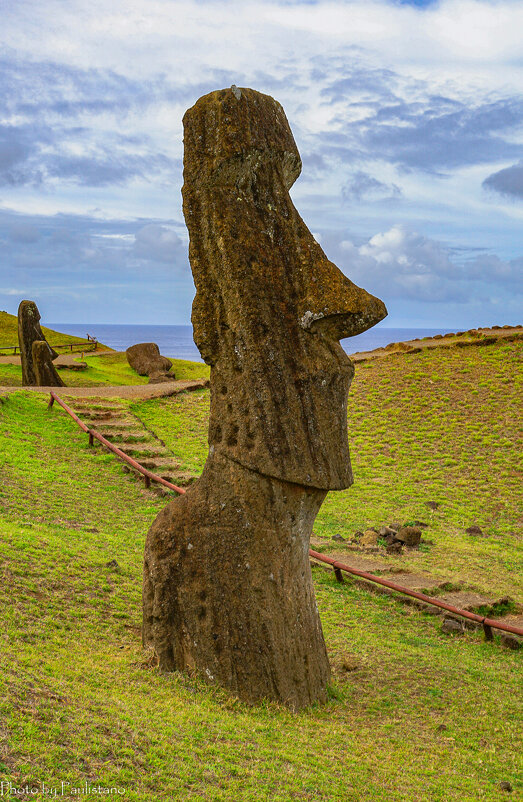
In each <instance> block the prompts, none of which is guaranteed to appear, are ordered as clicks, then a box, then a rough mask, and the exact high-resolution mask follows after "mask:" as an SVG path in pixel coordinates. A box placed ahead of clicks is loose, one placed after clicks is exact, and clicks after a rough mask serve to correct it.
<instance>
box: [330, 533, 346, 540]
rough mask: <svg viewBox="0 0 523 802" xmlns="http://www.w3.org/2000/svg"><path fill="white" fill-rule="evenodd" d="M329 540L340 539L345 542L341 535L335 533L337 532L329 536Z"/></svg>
mask: <svg viewBox="0 0 523 802" xmlns="http://www.w3.org/2000/svg"><path fill="white" fill-rule="evenodd" d="M331 540H340V541H343V542H345V538H344V537H342V536H341V535H337V534H336V535H333V536H332V537H331Z"/></svg>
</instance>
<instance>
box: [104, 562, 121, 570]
mask: <svg viewBox="0 0 523 802" xmlns="http://www.w3.org/2000/svg"><path fill="white" fill-rule="evenodd" d="M105 567H106V568H114V569H115V570H116V569H117V568H119V567H120V566H119V565H118V563H117V562H116V560H110V562H108V563H106V564H105Z"/></svg>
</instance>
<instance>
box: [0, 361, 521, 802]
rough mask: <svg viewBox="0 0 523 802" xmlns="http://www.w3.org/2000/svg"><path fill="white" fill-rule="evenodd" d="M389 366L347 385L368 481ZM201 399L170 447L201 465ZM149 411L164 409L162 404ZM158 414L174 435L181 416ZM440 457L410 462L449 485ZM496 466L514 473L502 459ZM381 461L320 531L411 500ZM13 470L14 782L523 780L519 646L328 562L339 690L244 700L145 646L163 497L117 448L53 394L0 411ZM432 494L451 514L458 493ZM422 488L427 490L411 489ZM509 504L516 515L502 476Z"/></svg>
mask: <svg viewBox="0 0 523 802" xmlns="http://www.w3.org/2000/svg"><path fill="white" fill-rule="evenodd" d="M467 356H468V355H467ZM490 360H491V357H489V362H488V364H489V370H488V371H486V372H485V375H495V373H496V372H497V371H500V372H501V371H502V368H501V362H496V368H495V371H494V370H492V368H493V365H492V363H491V361H490ZM397 365H399V363H397ZM403 366H404V372H403V373H402V374H401V376H402V378H401V392H400V394H399V395H398V396H397V397H396V404H400V403H402V399H404V400H405V404H406V410H407V411H406V412H405V413H404V415H405V416H406V415H407V414H408V416H409V418H408V419H409V420H411V422H412V426H411V427H409V426H408V421H407V420H406V421H405V422H404V424H403V427H400V425H399V423H398V421H397V420H395V422H394V426H393V427H391V428H393V429H394V431H395V432H398V431H399V429H400V428H401V431H408V430H409V431H412V433H413V435H415V434H416V433H417V432H419V431H420V429H419V428H418V425H419V424H420V423H421V422H422V421H423V420H425V419H426V418H427V416H428V414H429V413H428V412H427V408H426V407H422V408H423V410H424V414H420V415H419V416H418V417H416V410H417V408H418V407H417V404H418V403H421V400H420V399H421V396H422V394H423V387H425V380H424V378H423V377H421V376H419V377H418V378H419V382H418V384H417V387H416V386H414V387H412V388H411V385H410V383H409V382H410V379H411V377H410V374H409V371H421V369H422V366H421V365H419V364H416V363H406V362H405V363H403ZM426 368H427V366H426V365H423V372H425V371H426ZM448 368H449V375H452V382H451V385H452V387H453V386H454V384H455V380H456V375H455V372H453V371H452V370H451V366H450V365H449V366H448ZM456 368H457V366H456V365H454V371H455V370H456ZM380 369H381V368H380ZM471 369H472V366H471ZM393 370H394V371H397V370H398V367H397V366H396V367H394V368H393ZM441 370H443V369H442V368H441V367H440V369H439V370H438V375H442V373H441ZM472 370H474V369H472ZM502 372H503V375H505V371H504V370H503V371H502ZM372 375H374V379H372ZM429 375H430V376H432V375H433V374H432V373H430V374H429ZM464 375H465V376H467V375H469V374H464ZM397 376H398V378H399V376H400V374H399V373H398V374H397ZM378 378H379V377H378V376H377V375H376V374H371V373H370V371H369V373H367V372H366V371H360V375H359V377H358V380H357V381H356V382H355V387H354V391H353V395H352V401H351V406H352V409H353V410H354V405H355V402H356V400H357V399H359V403H365V406H364V409H363V410H361V412H362V413H364V414H362V420H364V419H366V420H367V424H366V426H365V425H364V424H363V423H361V424H360V428H359V429H358V430H357V431H358V434H357V436H358V438H362V439H361V440H358V443H359V445H358V448H359V449H360V451H361V452H362V456H361V457H358V458H357V460H356V462H357V466H356V467H357V468H358V470H359V472H360V475H361V471H362V469H363V468H364V467H365V465H367V470H369V471H370V470H371V466H372V464H373V460H372V459H371V455H369V454H367V456H365V457H364V456H363V452H365V453H367V451H370V450H371V443H372V442H374V444H375V445H374V451H375V452H377V453H378V454H379V449H378V446H377V445H376V443H378V442H379V443H380V444H381V445H380V447H379V448H382V447H383V448H385V447H388V448H391V447H392V446H391V443H392V441H391V440H390V437H388V436H387V434H386V432H382V433H379V435H377V436H376V437H377V439H375V440H374V441H372V440H371V439H370V438H371V437H372V432H371V431H367V433H366V434H365V431H366V428H367V429H370V428H371V423H370V421H369V417H370V416H371V414H379V415H382V412H381V407H382V405H383V402H384V400H385V399H386V397H385V396H384V394H383V393H381V394H379V401H380V403H379V404H376V403H375V402H374V401H373V388H375V387H376V385H377V384H379V382H378ZM383 378H385V376H382V379H383ZM389 378H391V377H390V375H389ZM427 381H428V379H427ZM430 386H431V385H430ZM445 386H447V384H446V385H445ZM358 387H359V390H358V389H357V388H358ZM392 389H393V388H392V387H389V392H392ZM411 389H412V392H411ZM439 389H440V391H441V393H444V394H449V393H450V390H449V389H443V388H442V387H440V388H439ZM470 389H472V387H471V388H470ZM486 389H487V388H485V391H486ZM505 389H506V390H509V389H510V388H509V387H508V385H507V386H506V387H505ZM438 397H439V394H438ZM449 397H450V396H449ZM202 399H203V400H202ZM416 399H417V401H416V404H415V400H416ZM425 400H426V399H425ZM206 403H207V402H206V396H205V394H200V396H199V397H198V395H196V394H195V395H187V396H185V398H184V400H183V401H180V400H179V399H178V400H176V399H175V400H173V406H172V411H174V412H175V414H176V416H177V417H178V419H179V420H182V419H185V421H186V424H187V425H186V427H185V428H184V427H183V425H180V427H179V429H178V435H177V436H176V437H175V435H174V434H172V435H171V440H172V441H173V443H176V442H180V444H181V445H180V448H181V451H182V452H183V451H184V450H185V446H187V448H188V449H189V448H190V449H192V452H193V455H194V459H201V456H200V455H201V452H202V444H201V441H202V440H203V428H202V427H203V420H204V417H205V415H204V410H205V405H206ZM198 405H199V406H198ZM140 407H141V410H140V411H141V412H142V414H143V413H144V408H143V406H142V405H140ZM150 408H151V410H154V413H153V414H154V415H156V416H157V418H158V419H159V418H160V417H162V418H164V417H165V415H166V410H165V409H164V408H163V407H159V406H158V405H157V404H155V403H152V402H150ZM454 409H455V408H454ZM183 410H185V412H184V411H183ZM409 410H410V412H409ZM509 414H510V412H509V413H508V415H509ZM352 417H353V418H354V413H353V415H352ZM416 420H417V421H418V423H415V421H416ZM377 422H378V420H376V423H377ZM162 425H163V427H164V431H163V434H165V432H168V431H169V430H170V429H169V426H168V424H167V423H166V422H165V420H164V422H163V424H162ZM458 430H459V427H458V428H457V429H455V431H458ZM421 431H424V429H423V427H422V429H421ZM198 432H199V434H198ZM354 436H355V435H354V432H353V435H352V437H353V438H354ZM397 436H398V435H397V434H396V437H397ZM503 436H504V435H503ZM455 439H456V438H455ZM198 440H199V444H198V445H197V441H198ZM364 445H365V446H366V448H365V449H364V448H363V446H364ZM505 447H507V446H505ZM445 448H447V446H445ZM353 451H354V453H355V455H356V451H357V448H356V447H354V449H353ZM426 451H427V450H426ZM426 451H425V452H423V454H424V455H425V456H426ZM425 456H424V457H423V458H425ZM469 456H471V455H469ZM400 458H401V462H400V465H401V470H396V471H395V472H393V473H395V474H398V473H402V471H403V469H404V466H406V465H410V464H412V465H415V464H418V465H419V466H420V460H421V456H420V455H419V454H418V455H417V457H416V455H410V456H409V455H408V454H406V455H404V456H403V457H401V455H400V454H396V459H397V460H398V459H400ZM360 460H363V461H360ZM365 460H367V461H366V462H365ZM438 464H439V457H438V456H437V455H433V454H432V452H431V455H430V458H429V460H428V462H427V464H426V467H425V468H422V467H421V466H420V467H419V468H418V471H417V473H416V474H414V475H415V476H417V477H418V478H420V479H421V480H424V481H431V482H432V481H436V480H435V479H434V480H432V479H430V478H428V477H429V475H430V473H431V472H432V470H433V469H434V468H437V466H438ZM460 464H461V463H460ZM495 464H496V470H497V471H499V470H501V471H502V477H503V483H504V482H505V478H506V476H507V475H508V474H507V473H506V468H505V467H504V465H503V466H500V465H498V464H497V463H495ZM454 467H456V466H454ZM411 470H412V471H413V470H414V468H413V467H412V468H411ZM441 470H442V469H441ZM446 470H448V467H447V468H446ZM376 471H377V473H375V474H372V475H374V476H379V477H381V478H382V483H377V482H376V483H372V482H371V479H372V475H367V477H366V483H365V484H366V485H367V484H368V488H369V489H368V495H367V496H363V497H362V496H361V495H360V496H358V495H357V493H358V492H359V493H362V492H363V493H364V492H366V491H365V487H362V489H361V490H359V491H358V490H357V488H355V489H354V493H353V496H354V495H356V498H355V499H354V498H353V500H352V503H351V504H350V505H349V503H348V502H349V498H350V497H349V495H348V494H347V496H346V507H347V509H346V510H345V512H344V513H343V512H342V510H341V508H336V509H337V511H335V510H334V508H332V507H331V508H330V510H329V507H328V506H327V510H326V514H324V515H323V518H322V522H320V526H321V527H322V528H323V530H324V531H329V530H330V528H331V522H332V520H333V519H334V520H335V521H336V526H341V525H342V523H341V522H342V521H343V520H344V519H343V515H345V514H350V515H351V516H353V517H352V518H351V519H350V521H351V522H352V520H356V518H357V519H358V521H360V520H361V519H365V518H366V517H367V516H371V517H372V518H374V512H373V511H372V510H373V509H374V510H376V511H377V510H381V507H380V504H383V503H385V498H386V497H387V495H390V503H391V504H392V505H393V507H394V504H396V505H398V504H399V505H400V507H399V508H400V509H407V508H408V509H410V507H408V505H409V504H411V503H414V501H409V500H406V499H405V498H404V496H406V495H407V493H408V492H409V491H408V488H406V489H403V490H401V491H400V489H397V490H394V487H395V486H396V485H395V480H393V479H392V478H391V473H390V472H389V473H388V474H387V473H386V472H385V473H384V471H385V468H384V466H382V465H381V464H380V460H378V462H377V467H376ZM0 473H1V477H2V481H1V483H0V553H1V556H2V563H1V564H2V581H1V584H0V587H1V597H0V605H1V616H2V623H3V626H2V632H1V635H0V638H1V648H0V655H1V656H0V661H1V664H2V670H1V671H0V774H1V779H2V780H4V781H11V782H13V783H15V784H16V785H18V786H21V785H25V784H26V783H27V784H29V786H31V785H32V784H34V785H35V787H40V786H39V784H40V783H41V782H42V781H43V782H45V783H46V785H47V786H51V787H53V786H54V787H58V788H60V783H61V782H64V783H70V784H71V786H73V787H81V786H82V785H83V783H84V782H87V783H88V784H90V785H96V784H100V785H102V786H106V787H119V788H121V789H125V798H126V799H129V800H133V802H143V800H145V799H158V800H184V801H185V800H191V799H195V800H196V799H203V800H223V802H230V800H240V801H243V800H245V802H247V800H250V801H252V800H264V801H265V800H267V801H268V800H271V802H272V801H273V800H277V801H279V802H288V801H289V800H311V802H312V801H314V802H317V800H329V801H330V800H340V801H341V800H344V802H346V800H354V802H360V801H362V800H363V802H365V800H369V802H370V801H371V800H372V802H376V800H383V802H385V801H386V802H396V801H397V802H400V800H401V801H404V800H409V802H410V800H413V801H416V802H434V801H435V800H439V801H440V802H449V800H460V801H461V800H476V799H482V800H497V799H499V798H500V794H501V792H500V790H499V783H500V782H502V781H509V782H511V783H512V785H513V786H514V788H515V789H517V788H518V787H519V788H521V785H519V786H518V774H517V772H518V760H519V757H520V753H519V748H518V734H517V733H518V726H519V725H518V718H519V716H520V713H521V710H520V707H519V704H520V703H519V699H520V696H519V695H518V690H519V687H520V676H518V658H519V656H518V654H516V653H512V652H508V651H506V650H502V649H501V648H500V647H499V644H498V643H497V642H494V643H493V644H489V643H486V642H484V641H483V640H482V639H481V637H480V635H479V634H478V633H475V632H472V633H471V632H468V633H467V634H465V635H464V636H463V637H462V638H460V639H452V638H449V637H448V636H444V635H442V634H441V632H440V629H439V626H438V624H437V622H436V621H435V620H434V618H432V617H429V616H423V615H422V614H420V613H418V612H414V611H413V610H412V609H411V608H407V607H404V606H402V605H399V604H397V603H395V602H394V601H392V600H391V599H389V598H387V597H381V596H375V595H373V594H370V593H368V592H367V591H364V590H362V589H360V588H358V587H356V586H355V585H354V584H353V583H351V582H347V583H346V584H344V585H343V586H339V585H338V584H337V583H336V582H335V581H334V578H333V576H332V574H326V573H324V572H323V571H322V570H320V569H315V571H314V577H315V588H316V593H317V598H318V606H319V610H320V614H321V618H322V622H323V627H324V631H325V637H326V642H327V645H328V650H329V656H330V660H331V663H332V666H333V671H334V674H333V682H332V686H331V692H330V702H329V703H328V704H327V705H325V706H322V707H315V708H313V709H311V710H307V711H304V712H302V713H300V714H298V715H293V714H291V713H289V712H288V711H287V710H285V709H282V708H279V707H278V706H277V705H273V704H266V705H259V706H257V707H253V708H249V707H247V706H245V705H243V704H241V703H239V702H237V701H236V700H235V699H233V698H231V697H229V696H228V695H227V694H226V693H224V692H223V691H221V690H219V689H214V688H210V687H208V686H207V685H205V684H203V683H202V681H201V680H200V679H199V678H198V677H197V676H193V677H189V676H181V675H177V674H172V675H165V674H162V673H160V672H159V671H158V670H157V669H156V668H155V667H154V663H153V661H152V660H151V655H150V654H149V653H148V652H144V651H142V648H141V644H140V620H141V573H142V555H143V544H144V537H145V533H146V531H147V529H148V526H149V525H150V523H151V521H152V520H153V518H154V516H155V515H156V513H157V512H158V511H159V510H160V509H161V508H162V507H163V506H164V504H165V502H164V501H162V500H160V499H158V497H156V496H154V495H153V494H152V493H151V492H150V491H147V490H145V489H144V488H143V486H142V485H141V484H139V483H138V482H133V481H131V480H130V479H129V478H128V477H127V476H125V475H124V474H123V473H122V472H121V469H120V467H119V466H118V464H117V463H116V461H115V460H114V458H113V457H112V456H109V455H106V454H104V453H102V452H101V451H100V450H99V449H98V448H95V449H94V450H93V449H89V447H88V445H87V439H86V437H85V435H83V434H82V432H81V431H80V430H79V429H78V428H76V427H75V426H74V424H73V423H72V421H71V420H70V419H69V418H67V417H66V416H65V414H64V413H63V412H62V411H61V410H60V409H57V408H56V405H55V407H54V408H53V410H52V411H51V412H48V411H47V410H46V399H45V398H43V397H41V396H37V395H32V394H23V393H20V394H14V395H11V396H10V397H9V399H8V400H7V402H6V403H4V404H3V405H0ZM439 475H440V474H438V476H439ZM463 475H465V476H466V475H468V474H467V473H466V472H465V473H464V474H463ZM385 476H388V477H389V479H388V484H385V483H384V477H385ZM402 481H403V482H405V483H406V481H407V476H406V475H404V476H403V479H402ZM438 482H439V479H438ZM447 484H448V482H447ZM371 488H374V491H373V492H372V493H371ZM425 489H428V488H425ZM430 489H431V492H432V493H434V492H435V489H437V490H438V491H439V497H440V498H441V499H442V500H443V499H446V503H448V505H449V508H450V507H451V498H454V497H453V496H452V492H451V491H450V490H449V489H448V487H446V486H445V487H444V486H441V485H440V484H438V485H437V488H432V487H431V488H430ZM460 492H461V490H460ZM397 493H401V495H400V496H397ZM507 495H509V494H508V493H507ZM414 496H415V497H418V496H419V497H420V498H423V499H424V498H425V493H422V494H421V495H420V492H419V490H418V488H417V489H416V491H415V492H414ZM332 497H333V499H332V500H331V499H329V504H336V503H337V502H336V499H339V498H342V497H344V494H332ZM381 499H383V501H382V500H381ZM498 499H499V502H501V500H502V501H503V504H504V505H507V507H506V509H511V505H512V501H510V500H508V501H507V500H506V499H505V492H504V485H503V484H501V485H500V494H499V496H498ZM499 502H498V503H499ZM460 503H461V502H460ZM474 503H475V502H474ZM372 504H373V505H374V507H373V508H369V505H372ZM403 505H407V506H403ZM356 508H358V509H357V510H356ZM376 514H377V513H376ZM504 514H505V513H504ZM442 515H446V513H442ZM443 520H445V518H443ZM350 525H352V523H351V524H350ZM498 526H499V527H500V529H499V532H500V533H503V532H505V529H504V528H503V527H502V526H501V524H500V523H499V524H498ZM440 531H441V532H444V531H445V529H444V527H443V526H442V527H441V529H438V532H440ZM500 536H503V537H506V543H507V544H508V542H509V539H508V536H507V535H506V534H503V535H502V534H496V535H495V537H496V538H497V537H500ZM441 537H443V534H442V535H441ZM493 537H494V536H493ZM479 554H480V558H481V559H482V554H483V552H482V551H480V553H479ZM478 559H479V558H478ZM487 559H490V557H489V555H488V554H487ZM113 560H115V561H116V563H117V565H114V563H113V562H112V561H113ZM344 666H345V668H344ZM38 798H40V797H38ZM66 798H74V797H73V796H68V795H67V794H66Z"/></svg>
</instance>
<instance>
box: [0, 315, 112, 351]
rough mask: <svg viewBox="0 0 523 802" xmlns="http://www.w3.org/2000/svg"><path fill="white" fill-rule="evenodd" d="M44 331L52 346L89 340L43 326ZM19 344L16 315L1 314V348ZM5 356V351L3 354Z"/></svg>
mask: <svg viewBox="0 0 523 802" xmlns="http://www.w3.org/2000/svg"><path fill="white" fill-rule="evenodd" d="M42 331H43V333H44V335H45V337H46V339H47V342H48V343H49V344H50V345H61V344H62V343H63V344H64V345H67V344H68V343H76V342H85V344H86V345H87V339H84V338H83V337H76V336H72V335H70V334H61V333H60V332H59V331H54V330H53V329H48V328H46V327H45V326H42ZM17 344H18V319H17V317H16V315H10V314H9V313H8V312H0V348H1V347H3V346H7V345H17ZM104 347H105V346H104ZM1 353H2V354H5V353H6V352H5V351H2V352H1Z"/></svg>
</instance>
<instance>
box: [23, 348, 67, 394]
mask: <svg viewBox="0 0 523 802" xmlns="http://www.w3.org/2000/svg"><path fill="white" fill-rule="evenodd" d="M52 353H53V352H52V351H51V349H50V348H49V345H48V343H47V342H46V341H45V340H36V341H35V342H34V343H33V347H32V352H31V356H32V365H33V371H34V376H35V382H34V383H35V385H36V386H37V387H65V383H64V382H63V381H62V379H61V378H60V376H59V375H58V372H57V370H56V368H55V366H54V365H53V361H52Z"/></svg>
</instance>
